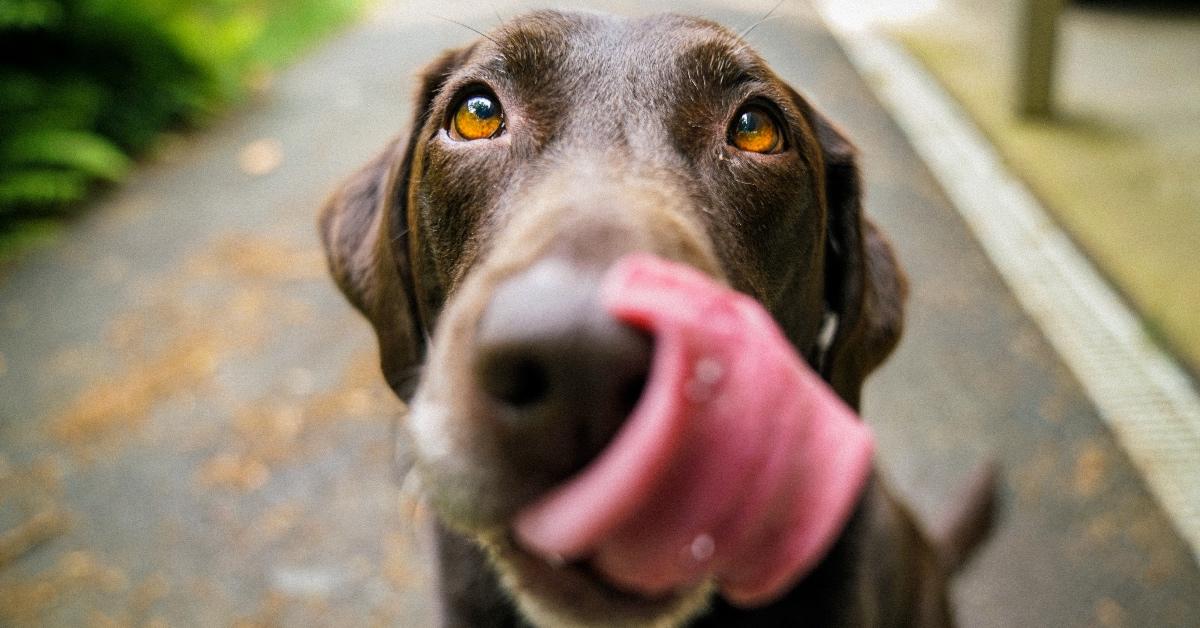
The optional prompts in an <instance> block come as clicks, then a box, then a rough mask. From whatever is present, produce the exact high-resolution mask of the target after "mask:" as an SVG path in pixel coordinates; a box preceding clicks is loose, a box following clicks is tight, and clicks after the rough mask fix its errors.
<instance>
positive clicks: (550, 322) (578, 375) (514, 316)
mask: <svg viewBox="0 0 1200 628" xmlns="http://www.w3.org/2000/svg"><path fill="white" fill-rule="evenodd" d="M598 290H599V275H598V274H597V273H595V272H592V271H584V270H580V269H578V268H576V267H574V266H572V265H571V264H568V263H565V262H561V261H558V260H554V259H551V260H545V261H542V262H540V263H538V264H536V265H534V266H532V267H530V268H529V269H527V270H525V271H523V272H521V273H519V274H518V275H516V276H514V277H511V278H509V279H507V280H506V281H504V282H503V283H501V284H500V285H499V286H498V287H497V288H496V290H495V292H494V293H493V294H492V298H491V300H490V302H489V303H488V305H487V308H486V310H485V311H484V314H483V317H482V319H481V320H480V325H479V328H478V331H477V335H476V340H475V347H474V349H475V376H476V378H477V380H478V386H479V388H480V390H481V391H482V392H483V393H484V399H485V404H486V407H487V409H488V412H487V413H486V414H488V415H491V416H492V417H493V419H492V420H494V421H496V423H497V429H498V433H499V434H500V439H501V444H502V450H503V452H504V454H505V456H506V457H507V458H508V462H509V464H512V465H513V466H514V467H516V468H518V469H520V470H521V471H523V472H525V473H529V474H535V475H537V476H539V477H543V478H546V479H548V480H559V479H562V478H563V477H564V476H565V475H566V474H569V473H571V472H572V471H575V470H577V469H578V468H580V467H582V466H583V465H584V464H586V463H587V462H588V461H589V460H591V459H592V458H593V457H595V455H596V454H597V453H599V452H600V450H601V449H603V447H604V446H605V445H606V444H607V443H608V441H609V440H610V439H611V438H612V436H613V435H614V434H615V433H616V431H617V430H618V429H619V428H620V426H621V424H622V423H623V422H624V420H625V418H626V416H628V415H629V413H630V411H632V409H633V407H634V406H635V405H636V403H637V400H638V399H639V398H640V396H641V392H642V387H643V386H644V384H645V379H646V374H647V371H648V370H649V366H650V358H651V349H652V347H651V342H650V340H649V338H648V337H647V336H645V335H643V334H641V333H639V332H638V331H636V330H634V329H632V328H630V327H627V326H625V325H622V324H621V323H619V322H617V321H616V320H614V319H613V318H612V317H611V316H609V315H608V314H607V313H606V312H605V311H604V310H603V308H602V307H601V304H600V300H599V292H598Z"/></svg>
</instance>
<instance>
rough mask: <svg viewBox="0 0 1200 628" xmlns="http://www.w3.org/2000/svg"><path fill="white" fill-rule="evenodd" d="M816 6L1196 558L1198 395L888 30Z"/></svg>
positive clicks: (1199, 522) (827, 2) (1199, 545)
mask: <svg viewBox="0 0 1200 628" xmlns="http://www.w3.org/2000/svg"><path fill="white" fill-rule="evenodd" d="M835 1H836V0H824V1H822V2H818V3H817V4H818V10H819V12H820V13H821V15H822V17H823V18H824V20H825V22H826V24H827V25H828V27H829V29H830V31H831V32H832V33H833V34H834V36H835V37H836V38H837V40H838V42H839V43H840V44H841V46H842V48H843V49H844V50H845V51H846V53H847V56H848V57H849V58H850V60H851V62H852V63H853V64H854V65H855V67H856V68H857V69H858V71H859V72H860V73H861V74H862V75H863V77H864V78H865V80H866V81H867V83H868V84H869V85H870V86H871V88H872V90H873V91H874V92H875V94H876V96H877V97H878V98H879V99H880V101H881V102H882V103H883V105H884V107H885V108H887V109H888V110H889V112H890V113H891V114H892V116H893V118H894V119H895V120H896V122H897V123H898V124H899V125H900V127H901V128H902V129H903V130H904V132H905V133H906V134H907V135H908V137H909V140H910V141H911V142H912V144H913V146H914V148H915V149H916V151H917V153H918V154H920V155H921V157H922V159H923V160H924V161H925V163H926V165H927V166H928V167H929V169H930V171H931V172H932V173H933V175H934V177H935V178H937V180H938V181H939V183H940V184H941V185H942V187H943V189H944V190H945V192H946V194H947V196H949V197H950V199H951V201H952V202H953V204H954V206H955V207H956V209H957V210H958V212H959V214H960V215H961V216H962V217H963V219H964V220H965V222H966V223H967V225H968V227H970V229H971V230H972V232H973V233H974V235H975V237H976V238H977V239H978V240H979V242H980V244H981V245H982V246H983V249H984V251H985V252H986V253H987V255H988V257H989V258H990V259H991V261H992V263H993V264H994V265H995V266H996V268H997V270H998V271H999V272H1000V274H1001V276H1002V277H1003V278H1004V280H1005V282H1006V283H1007V284H1008V285H1009V287H1010V288H1011V289H1012V291H1013V293H1014V294H1015V295H1016V297H1017V299H1018V301H1020V303H1021V305H1022V306H1023V307H1024V309H1025V310H1026V311H1027V312H1028V313H1029V315H1030V317H1031V318H1032V319H1033V320H1034V321H1035V322H1036V323H1037V325H1038V327H1039V328H1040V329H1041V331H1042V333H1043V334H1044V335H1045V336H1046V338H1047V339H1048V340H1049V341H1050V343H1051V344H1052V345H1053V346H1054V348H1055V350H1056V351H1057V352H1058V353H1059V355H1060V356H1061V357H1062V359H1063V361H1064V363H1065V364H1066V365H1067V367H1068V368H1070V369H1071V371H1072V372H1073V373H1074V375H1075V376H1076V378H1077V379H1078V380H1079V382H1080V384H1081V385H1082V387H1083V389H1084V390H1085V391H1086V393H1087V395H1088V397H1089V399H1090V400H1091V401H1092V403H1094V404H1095V406H1096V408H1097V410H1098V411H1099V414H1100V416H1101V417H1102V418H1103V419H1104V421H1105V423H1106V424H1107V425H1108V426H1109V428H1110V429H1111V430H1112V432H1113V434H1114V436H1115V437H1116V439H1117V441H1118V442H1119V443H1120V445H1121V447H1122V448H1123V449H1124V450H1125V451H1126V453H1128V455H1129V457H1130V459H1131V460H1132V461H1133V463H1134V465H1135V467H1136V468H1137V469H1138V471H1139V472H1140V473H1141V475H1142V477H1143V478H1144V479H1145V481H1146V484H1147V486H1148V488H1149V489H1150V491H1151V492H1152V493H1153V494H1154V495H1155V497H1156V498H1157V499H1158V501H1159V503H1160V504H1162V506H1163V509H1164V510H1165V511H1166V514H1167V516H1168V518H1169V519H1170V520H1171V521H1172V523H1173V524H1174V525H1175V527H1176V529H1177V530H1178V532H1179V534H1180V536H1181V537H1182V538H1183V539H1184V541H1185V542H1186V543H1187V544H1188V545H1189V546H1190V548H1191V550H1192V556H1193V559H1195V560H1196V561H1197V563H1200V396H1198V395H1197V392H1196V389H1195V387H1194V385H1193V383H1192V381H1191V380H1190V378H1189V377H1188V376H1187V375H1186V374H1185V373H1184V371H1183V370H1182V369H1181V368H1180V367H1179V366H1178V364H1176V363H1175V362H1174V360H1173V359H1172V358H1171V357H1169V356H1168V355H1166V354H1165V353H1164V352H1163V351H1162V350H1160V349H1159V348H1158V347H1157V346H1155V345H1154V343H1153V342H1152V341H1151V340H1150V338H1149V336H1148V335H1147V334H1146V333H1145V331H1144V330H1143V327H1142V324H1141V321H1140V320H1139V318H1138V317H1137V316H1136V315H1135V314H1134V313H1133V312H1132V311H1130V309H1129V308H1128V307H1127V306H1126V305H1125V303H1124V302H1123V301H1122V299H1121V298H1120V296H1119V295H1118V294H1117V293H1116V292H1115V291H1114V290H1113V289H1112V288H1111V287H1110V286H1109V285H1108V284H1107V283H1106V282H1105V280H1104V279H1103V278H1102V277H1101V275H1100V274H1099V272H1097V271H1096V269H1095V268H1094V267H1093V266H1092V265H1091V263H1090V262H1089V261H1088V259H1087V258H1086V257H1085V256H1084V255H1083V254H1082V253H1081V252H1080V251H1079V250H1078V249H1077V248H1076V247H1075V246H1074V244H1073V243H1072V242H1071V240H1070V238H1068V237H1067V235H1066V234H1065V233H1064V232H1063V231H1062V230H1061V229H1060V228H1059V227H1058V226H1057V225H1056V224H1055V222H1054V221H1053V220H1052V219H1051V218H1050V217H1049V216H1048V215H1047V213H1046V210H1045V209H1044V208H1043V207H1042V206H1041V204H1040V203H1039V202H1038V200H1037V199H1036V198H1035V197H1034V196H1033V194H1032V193H1031V192H1030V191H1029V189H1028V188H1027V187H1026V186H1025V184H1024V183H1023V182H1022V181H1020V180H1019V179H1018V178H1017V177H1016V176H1014V175H1013V174H1012V173H1010V172H1009V171H1008V169H1007V168H1006V167H1005V166H1004V164H1003V162H1002V160H1001V158H1000V157H999V156H998V155H997V153H996V151H995V149H994V148H993V147H992V145H991V143H990V142H989V141H988V140H987V138H986V137H984V135H983V134H982V133H981V132H980V131H979V130H978V128H976V126H975V124H974V122H973V121H971V119H970V118H969V117H968V116H967V114H966V113H965V112H963V111H962V110H961V108H959V106H958V105H957V103H956V102H955V101H954V100H953V98H951V97H950V96H949V95H948V94H947V93H946V92H945V91H944V90H943V89H942V87H941V86H940V85H939V84H938V83H937V81H936V80H935V79H934V78H933V77H932V76H931V75H930V74H929V73H928V72H926V70H925V69H924V68H923V67H922V66H921V65H920V63H919V62H917V61H916V60H915V59H914V58H913V57H912V56H911V55H909V54H908V53H907V52H906V51H904V50H903V49H902V48H901V47H900V46H899V45H897V44H896V43H895V42H893V41H892V40H891V39H890V38H888V37H886V36H884V35H882V34H880V33H879V32H877V31H875V30H873V29H872V28H871V27H870V25H869V24H865V23H851V22H849V21H847V20H845V19H839V16H844V15H845V11H841V12H840V13H839V12H836V11H835V10H834V9H833V4H834V3H835Z"/></svg>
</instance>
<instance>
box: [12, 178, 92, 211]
mask: <svg viewBox="0 0 1200 628" xmlns="http://www.w3.org/2000/svg"><path fill="white" fill-rule="evenodd" d="M87 190H88V176H87V175H85V174H83V173H82V172H78V171H74V170H57V169H52V168H42V169H27V170H18V171H16V172H5V173H3V174H0V216H10V217H11V216H19V215H22V214H26V213H32V212H34V211H36V210H39V209H40V210H43V211H44V210H46V209H49V208H57V207H62V206H64V205H66V204H68V203H73V202H75V201H78V200H80V199H82V198H83V197H84V195H85V194H87Z"/></svg>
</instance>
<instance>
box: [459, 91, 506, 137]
mask: <svg viewBox="0 0 1200 628" xmlns="http://www.w3.org/2000/svg"><path fill="white" fill-rule="evenodd" d="M503 126H504V112H503V111H501V110H500V103H498V102H496V99H494V98H492V97H491V96H486V95H483V94H476V95H474V96H469V97H467V98H466V99H464V100H463V101H462V103H461V104H459V105H458V111H455V112H454V120H453V121H452V123H451V127H450V130H451V136H453V137H454V138H455V139H463V140H483V139H488V138H491V137H495V136H497V135H499V134H500V131H501V129H502V128H503Z"/></svg>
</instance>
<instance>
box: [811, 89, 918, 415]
mask: <svg viewBox="0 0 1200 628" xmlns="http://www.w3.org/2000/svg"><path fill="white" fill-rule="evenodd" d="M809 114H810V116H809V118H810V121H811V123H812V125H813V130H814V131H815V133H816V136H817V140H818V142H819V143H820V145H821V153H822V157H823V161H824V170H825V172H824V174H825V203H826V211H827V215H828V219H827V220H828V224H827V228H826V229H827V238H826V251H825V254H826V257H825V259H826V261H825V300H826V306H827V307H828V308H829V312H830V313H831V314H832V315H834V316H835V317H836V327H835V329H836V331H835V333H834V335H833V338H832V342H831V344H829V346H828V348H827V349H826V350H825V352H824V356H823V359H822V360H821V363H820V365H819V366H820V369H821V374H822V375H823V376H824V377H825V379H826V380H827V381H828V382H829V383H830V385H831V386H833V389H834V390H836V391H837V392H838V394H839V395H841V397H842V399H844V400H845V401H846V403H847V404H849V405H850V406H851V407H854V408H856V409H857V407H858V403H859V394H860V391H861V388H862V384H863V380H865V379H866V378H867V375H869V374H870V373H871V371H874V370H875V368H876V367H878V366H879V365H880V364H881V363H882V362H883V361H884V359H886V358H887V356H888V355H889V354H891V352H892V350H893V349H895V347H896V344H897V342H898V341H899V340H900V332H901V330H902V329H903V326H904V302H905V300H906V298H907V296H908V284H907V281H906V280H905V277H904V273H903V271H901V270H900V267H899V264H898V263H897V262H896V256H895V253H894V252H893V251H892V247H891V244H889V243H888V240H887V238H886V237H885V236H884V235H883V233H882V232H881V231H880V230H879V228H878V227H876V226H875V224H874V223H873V222H871V221H870V220H869V219H868V218H867V217H866V216H865V215H864V213H863V208H862V182H861V179H860V177H859V170H858V162H857V157H856V151H855V148H854V145H853V144H851V143H850V141H849V140H848V139H846V136H845V135H844V134H843V133H842V131H841V130H840V129H838V128H837V127H836V126H835V125H834V124H833V123H832V122H830V121H829V119H827V118H826V117H825V116H823V115H821V114H820V113H818V112H816V111H815V110H811V109H810V110H809Z"/></svg>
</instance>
